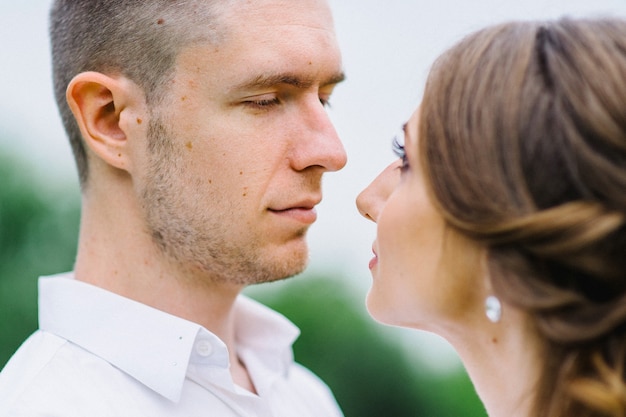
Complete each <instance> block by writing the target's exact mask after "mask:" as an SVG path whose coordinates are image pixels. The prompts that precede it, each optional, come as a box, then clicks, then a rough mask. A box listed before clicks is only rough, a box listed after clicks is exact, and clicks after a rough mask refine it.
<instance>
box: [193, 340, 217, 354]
mask: <svg viewBox="0 0 626 417" xmlns="http://www.w3.org/2000/svg"><path fill="white" fill-rule="evenodd" d="M196 352H197V353H198V355H200V356H204V357H207V356H210V355H211V353H213V346H211V342H209V341H208V340H199V341H198V342H197V343H196Z"/></svg>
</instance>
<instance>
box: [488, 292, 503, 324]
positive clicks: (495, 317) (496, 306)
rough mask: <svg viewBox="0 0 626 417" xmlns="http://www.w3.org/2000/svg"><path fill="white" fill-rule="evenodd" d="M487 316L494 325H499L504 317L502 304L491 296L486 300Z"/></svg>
mask: <svg viewBox="0 0 626 417" xmlns="http://www.w3.org/2000/svg"><path fill="white" fill-rule="evenodd" d="M485 314H486V315H487V318H488V319H489V321H491V322H492V323H497V322H499V321H500V318H501V317H502V304H501V303H500V300H499V299H498V297H496V296H494V295H490V296H489V297H487V298H486V299H485Z"/></svg>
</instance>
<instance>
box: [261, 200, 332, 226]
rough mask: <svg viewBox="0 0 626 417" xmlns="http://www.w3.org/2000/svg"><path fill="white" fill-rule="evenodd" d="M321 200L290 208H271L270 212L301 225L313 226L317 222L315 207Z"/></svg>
mask: <svg viewBox="0 0 626 417" xmlns="http://www.w3.org/2000/svg"><path fill="white" fill-rule="evenodd" d="M319 202H320V200H306V201H302V202H300V203H296V204H293V205H289V206H285V207H282V206H279V207H271V208H269V209H268V210H269V211H270V212H271V213H274V214H276V215H278V216H282V217H285V218H290V219H293V220H296V221H299V222H301V223H306V224H311V223H313V222H315V220H317V211H316V210H315V206H316V205H317V204H318V203H319Z"/></svg>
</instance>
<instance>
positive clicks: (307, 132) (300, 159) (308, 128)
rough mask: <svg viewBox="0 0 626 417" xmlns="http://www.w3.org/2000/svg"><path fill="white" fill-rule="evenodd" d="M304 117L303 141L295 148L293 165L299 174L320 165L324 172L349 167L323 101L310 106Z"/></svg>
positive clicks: (305, 110)
mask: <svg viewBox="0 0 626 417" xmlns="http://www.w3.org/2000/svg"><path fill="white" fill-rule="evenodd" d="M301 111H304V113H303V114H302V118H303V126H302V133H301V135H299V136H301V139H302V140H301V141H299V142H298V146H297V147H295V148H294V150H293V155H292V165H293V168H294V169H295V170H297V171H302V170H304V169H306V168H308V167H312V166H319V167H322V168H323V170H324V171H338V170H340V169H341V168H343V167H344V166H345V165H346V162H347V159H348V157H347V155H346V151H345V149H344V147H343V144H342V143H341V140H340V139H339V135H338V134H337V131H336V130H335V126H334V125H333V124H332V122H331V120H330V117H329V116H328V113H327V111H326V109H325V108H324V106H323V105H322V103H320V101H319V99H317V98H314V99H312V101H311V102H310V103H308V104H307V105H306V106H305V108H304V109H302V110H301Z"/></svg>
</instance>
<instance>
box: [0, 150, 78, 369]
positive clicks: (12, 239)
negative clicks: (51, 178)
mask: <svg viewBox="0 0 626 417" xmlns="http://www.w3.org/2000/svg"><path fill="white" fill-rule="evenodd" d="M78 218H79V199H78V195H77V192H70V191H60V190H55V189H53V188H52V187H51V186H50V185H49V186H47V187H46V186H44V184H43V183H41V182H39V181H38V179H36V178H34V177H33V175H32V172H31V170H30V169H29V167H28V165H27V164H26V163H24V162H23V161H20V160H19V159H18V158H15V157H12V156H9V155H7V154H3V153H1V152H0V368H2V367H3V366H4V364H5V363H6V362H7V361H8V360H9V357H10V356H11V355H12V354H13V352H14V351H15V350H16V349H17V347H18V346H19V345H20V344H21V343H22V342H23V341H24V339H26V337H28V335H30V333H32V332H33V331H34V330H35V329H36V328H37V277H38V276H39V275H46V274H51V273H56V272H61V271H66V270H70V269H71V268H72V264H73V261H74V255H75V253H76V242H77V236H78Z"/></svg>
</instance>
